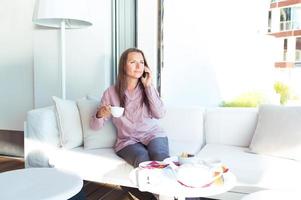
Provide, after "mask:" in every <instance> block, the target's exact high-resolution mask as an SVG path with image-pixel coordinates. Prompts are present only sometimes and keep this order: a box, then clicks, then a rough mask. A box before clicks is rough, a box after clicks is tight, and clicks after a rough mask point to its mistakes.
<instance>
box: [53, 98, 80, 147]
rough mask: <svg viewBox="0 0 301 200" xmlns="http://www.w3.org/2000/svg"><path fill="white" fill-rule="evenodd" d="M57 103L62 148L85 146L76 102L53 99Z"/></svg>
mask: <svg viewBox="0 0 301 200" xmlns="http://www.w3.org/2000/svg"><path fill="white" fill-rule="evenodd" d="M52 98H53V100H54V103H55V107H56V111H57V119H58V127H59V131H60V141H61V146H62V147H64V148H67V149H71V148H75V147H79V146H81V145H82V144H83V132H82V126H81V121H80V116H79V112H78V108H77V106H76V102H75V101H71V100H63V99H60V98H58V97H52Z"/></svg>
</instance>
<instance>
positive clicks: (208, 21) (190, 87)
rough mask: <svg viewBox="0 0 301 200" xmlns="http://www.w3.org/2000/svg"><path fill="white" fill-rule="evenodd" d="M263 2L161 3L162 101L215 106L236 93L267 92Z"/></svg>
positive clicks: (268, 50) (268, 45) (269, 69)
mask: <svg viewBox="0 0 301 200" xmlns="http://www.w3.org/2000/svg"><path fill="white" fill-rule="evenodd" d="M269 3H270V1H269V0H264V1H262V0H253V1H249V0H227V1H222V0H220V1H199V0H165V1H164V37H163V38H164V68H163V71H162V97H163V99H164V100H165V102H166V103H167V104H181V105H185V104H193V105H201V106H216V105H219V104H220V103H221V101H223V100H229V99H231V98H233V97H235V96H237V95H239V94H241V93H242V92H248V91H254V90H259V91H266V92H273V91H272V90H273V88H272V87H273V86H272V84H273V79H272V74H273V58H272V55H273V51H274V50H273V45H272V40H273V38H272V37H270V36H266V32H267V22H268V17H267V16H268V8H269V7H268V6H269ZM274 49H275V48H274Z"/></svg>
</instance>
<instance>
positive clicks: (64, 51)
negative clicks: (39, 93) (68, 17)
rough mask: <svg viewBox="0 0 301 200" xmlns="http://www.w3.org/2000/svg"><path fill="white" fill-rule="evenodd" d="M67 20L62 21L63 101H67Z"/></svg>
mask: <svg viewBox="0 0 301 200" xmlns="http://www.w3.org/2000/svg"><path fill="white" fill-rule="evenodd" d="M65 26H66V23H65V20H64V19H62V21H61V70H62V73H61V87H62V90H61V92H62V99H66V45H65V42H66V40H65V32H66V31H65Z"/></svg>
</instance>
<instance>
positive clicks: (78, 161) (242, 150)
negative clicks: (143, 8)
mask: <svg viewBox="0 0 301 200" xmlns="http://www.w3.org/2000/svg"><path fill="white" fill-rule="evenodd" d="M55 112H56V111H55V109H54V107H53V106H52V107H46V108H41V109H35V110H32V111H29V112H28V115H27V121H26V123H25V124H26V127H25V157H26V167H40V166H43V167H51V166H54V167H57V168H60V169H67V170H70V171H73V172H75V173H77V174H79V175H80V176H81V177H82V178H83V179H84V180H89V181H95V182H101V183H109V184H116V185H124V186H133V184H132V183H131V181H130V180H129V177H128V176H129V172H130V171H131V169H132V167H131V166H130V165H128V164H127V163H126V162H125V161H123V160H122V159H121V158H119V157H118V156H116V155H115V153H114V150H113V148H102V149H91V150H86V149H85V148H84V147H83V146H79V147H76V148H73V149H63V148H60V147H59V146H58V145H53V142H51V140H53V138H54V140H58V139H59V135H58V131H57V130H56V129H57V122H56V119H55ZM257 115H258V110H257V109H256V108H219V107H218V108H207V109H204V108H201V107H177V108H175V107H173V108H172V107H170V108H167V114H166V116H165V117H164V118H163V119H161V120H159V122H160V123H161V125H162V126H163V128H164V129H165V130H166V131H167V133H168V137H169V145H170V154H171V155H172V156H173V155H179V154H180V153H182V152H189V153H194V154H196V155H197V156H199V157H202V158H204V159H205V158H218V159H220V160H221V161H222V162H223V163H225V164H226V165H227V166H228V167H229V169H230V170H231V171H232V172H233V173H234V174H235V176H236V178H237V185H236V186H235V187H234V188H233V189H232V190H231V191H229V192H227V193H224V194H222V195H218V196H215V197H214V198H218V199H232V200H234V199H241V198H242V196H244V195H245V194H249V193H252V192H255V191H258V190H262V189H288V190H298V189H299V188H300V184H299V183H298V182H299V181H300V180H301V170H300V169H301V162H299V161H295V160H290V159H284V158H279V157H273V156H266V155H259V154H254V153H249V152H248V146H249V144H250V142H251V140H252V137H253V134H254V131H255V128H256V124H257ZM108 123H111V122H108ZM41 130H46V131H48V132H47V134H46V133H43V132H41ZM52 132H53V135H52V136H51V137H49V135H51V134H52ZM51 143H52V144H51Z"/></svg>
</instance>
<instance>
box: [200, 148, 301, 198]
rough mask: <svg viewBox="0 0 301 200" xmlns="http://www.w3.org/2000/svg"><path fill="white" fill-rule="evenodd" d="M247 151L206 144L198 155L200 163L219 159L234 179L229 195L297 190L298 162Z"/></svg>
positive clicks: (298, 179)
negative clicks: (264, 189)
mask: <svg viewBox="0 0 301 200" xmlns="http://www.w3.org/2000/svg"><path fill="white" fill-rule="evenodd" d="M247 150H248V148H243V147H236V146H229V145H221V144H207V145H206V146H205V147H204V148H203V149H202V150H201V151H200V152H199V153H198V155H197V156H198V157H200V158H202V159H209V158H210V159H212V158H217V159H220V160H221V161H222V162H223V163H225V164H226V165H227V166H228V167H229V169H230V171H231V172H233V174H234V175H235V176H236V178H237V187H236V188H234V190H232V191H235V190H236V191H237V192H247V193H249V192H250V191H252V190H253V191H254V190H255V191H256V189H259V188H261V189H262V188H267V189H298V188H300V184H299V182H300V180H301V171H300V169H301V162H299V161H295V160H289V159H283V158H279V157H274V156H267V155H260V154H254V153H249V152H247Z"/></svg>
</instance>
